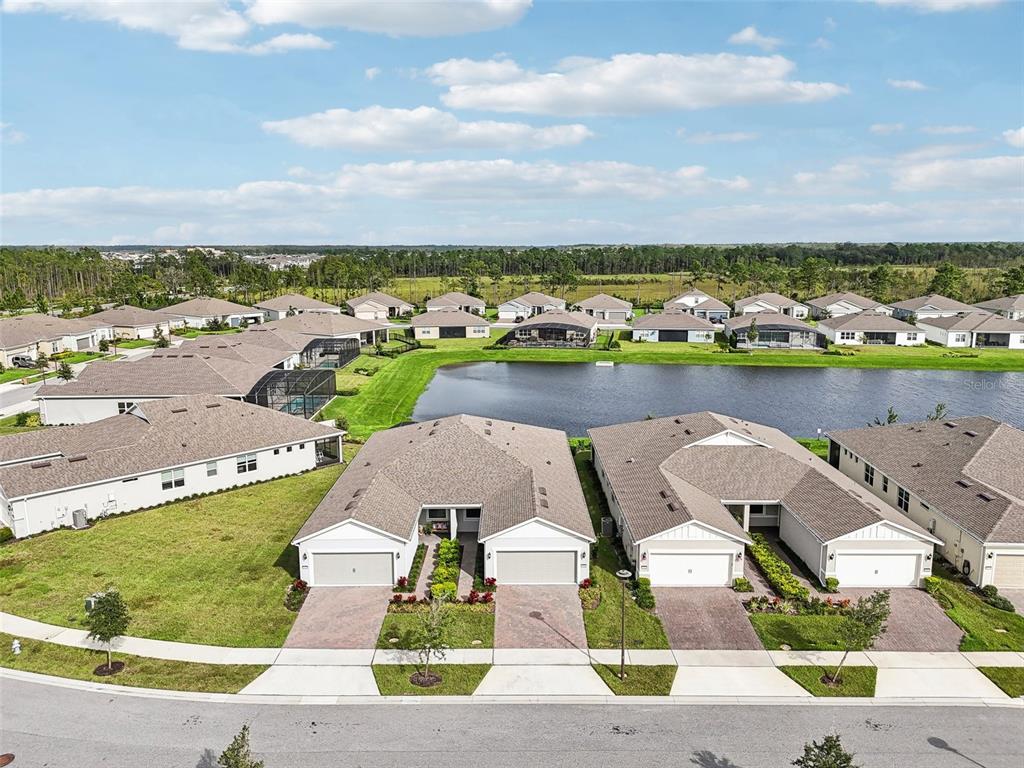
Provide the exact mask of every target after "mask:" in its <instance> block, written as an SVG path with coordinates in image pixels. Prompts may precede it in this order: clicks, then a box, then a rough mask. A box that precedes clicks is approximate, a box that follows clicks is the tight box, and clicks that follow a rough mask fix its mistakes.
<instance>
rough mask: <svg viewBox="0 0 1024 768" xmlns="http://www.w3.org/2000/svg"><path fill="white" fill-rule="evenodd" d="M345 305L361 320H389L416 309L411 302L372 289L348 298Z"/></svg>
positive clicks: (350, 312) (351, 313) (349, 311)
mask: <svg viewBox="0 0 1024 768" xmlns="http://www.w3.org/2000/svg"><path fill="white" fill-rule="evenodd" d="M345 305H346V306H347V307H348V313H349V314H350V315H352V316H353V317H356V318H358V319H360V320H378V321H381V320H387V319H388V318H389V317H400V316H402V315H411V314H412V313H413V310H415V307H414V306H413V305H412V304H410V303H409V302H407V301H403V300H402V299H398V298H395V297H394V296H391V295H389V294H387V293H381V292H380V291H371V292H370V293H364V294H363V295H362V296H356V297H355V298H351V299H347V300H346V301H345Z"/></svg>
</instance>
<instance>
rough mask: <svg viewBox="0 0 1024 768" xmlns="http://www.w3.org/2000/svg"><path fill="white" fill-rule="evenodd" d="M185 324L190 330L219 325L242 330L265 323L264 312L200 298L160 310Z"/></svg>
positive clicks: (220, 300) (205, 297) (208, 298)
mask: <svg viewBox="0 0 1024 768" xmlns="http://www.w3.org/2000/svg"><path fill="white" fill-rule="evenodd" d="M158 311H159V312H160V313H161V314H164V315H168V316H170V317H172V318H176V319H178V320H181V321H183V322H184V324H185V325H186V326H188V327H189V328H206V327H207V326H209V325H211V324H214V323H219V324H221V325H226V326H229V327H231V328H240V327H244V326H246V325H250V324H252V323H262V322H263V312H261V311H260V310H258V309H255V308H254V307H246V306H243V305H241V304H236V303H235V302H233V301H225V300H224V299H213V298H210V297H209V296H199V297H197V298H194V299H189V300H188V301H182V302H179V303H178V304H172V305H171V306H169V307H164V308H163V309H161V310H158Z"/></svg>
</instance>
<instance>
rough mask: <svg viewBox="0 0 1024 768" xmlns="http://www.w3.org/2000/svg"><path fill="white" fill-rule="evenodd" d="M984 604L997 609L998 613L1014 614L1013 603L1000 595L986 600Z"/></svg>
mask: <svg viewBox="0 0 1024 768" xmlns="http://www.w3.org/2000/svg"><path fill="white" fill-rule="evenodd" d="M985 602H986V603H988V604H989V605H991V606H992V607H993V608H998V609H999V610H1000V611H1006V612H1007V613H1014V611H1015V609H1014V607H1013V603H1011V602H1010V601H1009V600H1007V599H1006V598H1005V597H1003V596H1002V595H995V596H994V597H989V598H986V600H985Z"/></svg>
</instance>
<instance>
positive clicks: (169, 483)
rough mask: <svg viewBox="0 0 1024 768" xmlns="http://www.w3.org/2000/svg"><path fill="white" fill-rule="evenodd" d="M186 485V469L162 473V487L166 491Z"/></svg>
mask: <svg viewBox="0 0 1024 768" xmlns="http://www.w3.org/2000/svg"><path fill="white" fill-rule="evenodd" d="M183 485H185V470H184V469H168V470H165V471H164V472H161V473H160V487H161V488H163V489H164V490H165V491H169V490H171V489H172V488H181V487H182V486H183Z"/></svg>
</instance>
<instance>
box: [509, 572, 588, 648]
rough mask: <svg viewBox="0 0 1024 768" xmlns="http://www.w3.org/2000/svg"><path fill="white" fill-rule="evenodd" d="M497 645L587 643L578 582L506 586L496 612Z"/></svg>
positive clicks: (583, 645) (571, 645)
mask: <svg viewBox="0 0 1024 768" xmlns="http://www.w3.org/2000/svg"><path fill="white" fill-rule="evenodd" d="M494 647H495V648H581V649H585V648H586V647H587V633H586V631H585V630H584V628H583V608H582V606H581V605H580V597H579V590H578V588H577V587H575V586H571V585H566V586H529V587H527V586H520V587H515V586H504V587H501V588H500V589H499V590H498V596H497V600H496V601H495V616H494Z"/></svg>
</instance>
